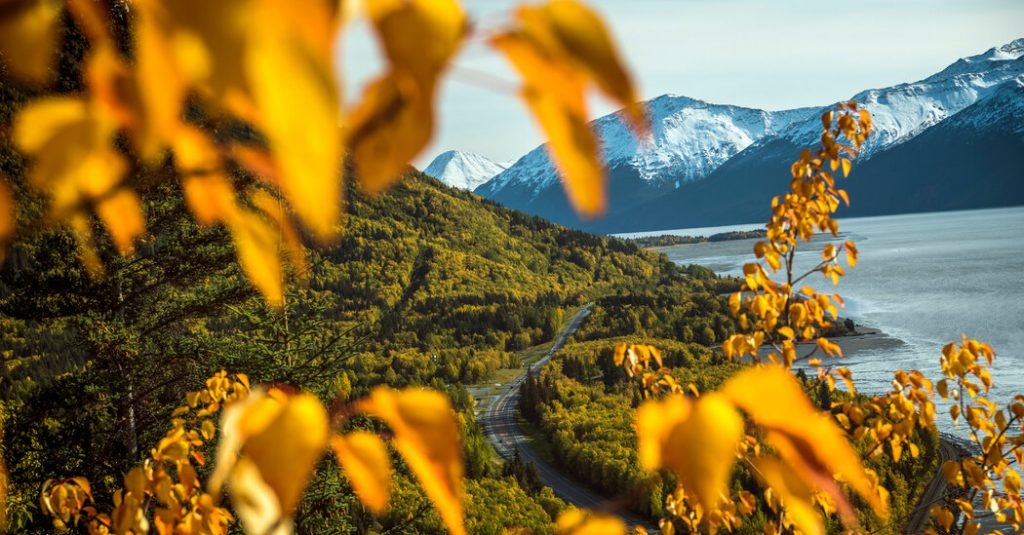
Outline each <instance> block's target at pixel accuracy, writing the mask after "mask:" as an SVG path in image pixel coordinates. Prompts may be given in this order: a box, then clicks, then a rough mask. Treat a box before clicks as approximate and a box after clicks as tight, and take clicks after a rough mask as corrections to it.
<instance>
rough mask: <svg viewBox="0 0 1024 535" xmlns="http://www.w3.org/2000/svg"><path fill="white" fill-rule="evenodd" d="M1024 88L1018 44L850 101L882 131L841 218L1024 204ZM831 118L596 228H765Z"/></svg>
mask: <svg viewBox="0 0 1024 535" xmlns="http://www.w3.org/2000/svg"><path fill="white" fill-rule="evenodd" d="M1022 79H1024V39H1017V40H1015V41H1013V42H1012V43H1009V44H1006V45H1003V46H1001V47H998V48H993V49H991V50H989V51H987V52H985V53H983V54H979V55H976V56H971V57H967V58H963V59H961V60H958V61H956V62H955V63H953V64H952V65H950V66H949V67H947V68H946V69H943V70H942V71H940V72H939V73H936V74H934V75H932V76H929V77H927V78H925V79H923V80H920V81H918V82H913V83H907V84H900V85H896V86H892V87H888V88H883V89H872V90H868V91H863V92H861V93H858V94H857V95H855V96H854V97H853V98H852V99H851V100H854V101H857V102H859V103H861V104H862V105H864V106H865V107H867V109H868V110H869V111H871V115H872V118H873V121H874V123H875V128H876V130H875V131H874V132H873V133H872V136H871V137H870V138H869V139H868V143H867V145H866V147H865V150H864V151H863V152H862V153H861V155H860V157H859V158H858V159H857V161H856V162H855V165H854V174H853V176H852V177H851V179H850V180H849V181H848V182H845V183H844V188H845V189H847V190H848V191H849V193H850V196H851V197H852V198H853V199H854V202H853V205H852V206H851V208H849V209H847V208H843V209H841V212H840V213H841V215H847V216H852V215H869V214H877V215H880V214H892V213H903V212H913V211H921V210H927V209H953V208H957V209H967V208H982V207H988V206H1005V205H1007V204H1008V203H1009V204H1013V203H1018V202H1024V198H1021V197H1022V195H1020V194H1019V193H1020V192H1021V191H1024V188H1021V187H1020V186H1019V184H1020V183H1022V182H1024V167H1022V166H1020V165H1013V166H1007V165H1006V162H1007V161H1009V160H1008V158H1007V155H1008V154H1014V153H1015V151H1019V150H1020V149H1019V148H1017V147H1022V148H1024V136H1022V131H1024V126H1022V118H1021V117H1022V114H1021V113H1020V110H1021V107H1022V106H1024V102H1022V99H1024V97H1022V94H1024V92H1022V91H1021V89H1020V84H1021V80H1022ZM827 109H834V106H826V107H823V108H821V109H819V110H817V111H816V112H814V113H812V114H811V116H810V117H809V118H807V119H806V120H803V121H796V122H794V123H793V124H792V125H790V126H789V127H787V128H786V129H784V130H783V131H782V132H781V133H780V134H779V135H775V136H766V137H764V138H762V139H760V140H758V141H756V142H755V143H753V144H752V145H751V146H749V147H747V148H746V149H745V150H743V151H741V152H740V153H738V154H737V155H735V156H734V157H733V158H731V159H729V161H727V162H726V163H724V164H723V165H721V166H719V167H718V168H717V169H716V170H715V171H713V172H712V173H711V174H710V175H708V177H707V178H706V179H704V180H701V181H699V182H695V183H691V184H685V185H684V186H683V187H681V188H679V189H677V190H674V191H671V192H669V193H667V194H665V195H663V196H661V197H659V198H657V199H651V200H649V201H646V202H644V203H641V204H639V205H637V206H634V207H632V208H631V209H630V210H628V211H619V212H618V213H610V214H609V215H608V216H607V217H606V218H605V219H604V220H602V221H599V222H595V223H593V224H591V225H588V226H587V228H588V229H590V230H596V231H602V232H629V231H639V230H658V229H669V228H684V227H691V226H710V225H727V224H735V223H748V222H757V221H763V220H764V219H765V217H767V214H768V205H767V203H766V202H765V199H769V198H771V196H772V195H775V194H778V193H779V192H781V191H782V190H784V189H785V187H786V183H787V181H788V179H789V166H790V163H792V161H793V159H794V158H795V157H796V155H797V154H799V151H800V149H802V148H804V147H813V146H816V145H817V143H818V139H819V136H820V132H821V123H820V121H819V120H818V116H819V114H820V112H821V111H824V110H827ZM991 147H1000V148H1001V149H1002V150H1003V151H1004V152H1002V153H1001V155H999V154H997V153H993V152H991V151H990V150H989V149H990V148H991ZM1011 149H1013V150H1011ZM1005 151H1009V152H1005ZM979 155H985V158H980V156H979ZM934 162H942V165H941V166H938V167H937V166H936V165H935V164H934ZM968 163H970V165H967V164H968ZM994 170H998V171H999V172H998V173H995V172H992V171H994ZM965 187H966V188H968V189H964V188H965ZM1014 188H1016V189H1014ZM940 192H941V195H940ZM940 197H941V198H942V199H944V200H941V201H940ZM926 199H927V200H926Z"/></svg>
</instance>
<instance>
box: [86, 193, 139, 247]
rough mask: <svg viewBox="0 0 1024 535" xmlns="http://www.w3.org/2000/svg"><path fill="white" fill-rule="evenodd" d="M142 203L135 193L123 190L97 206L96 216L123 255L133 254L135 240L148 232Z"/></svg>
mask: <svg viewBox="0 0 1024 535" xmlns="http://www.w3.org/2000/svg"><path fill="white" fill-rule="evenodd" d="M140 203H141V201H140V200H139V196H138V195H136V194H135V192H134V191H131V190H128V189H124V188H121V189H119V190H117V191H116V192H115V193H114V194H113V195H111V196H109V197H107V198H106V199H103V200H102V201H100V203H99V204H98V205H97V206H96V214H97V215H99V217H100V219H101V220H103V224H104V225H106V227H107V231H108V232H110V237H111V238H113V240H114V246H115V247H116V248H117V252H119V253H121V254H122V255H130V254H133V253H134V252H135V238H137V237H139V236H141V235H142V233H143V232H145V231H146V216H145V215H144V214H143V213H142V206H141V204H140Z"/></svg>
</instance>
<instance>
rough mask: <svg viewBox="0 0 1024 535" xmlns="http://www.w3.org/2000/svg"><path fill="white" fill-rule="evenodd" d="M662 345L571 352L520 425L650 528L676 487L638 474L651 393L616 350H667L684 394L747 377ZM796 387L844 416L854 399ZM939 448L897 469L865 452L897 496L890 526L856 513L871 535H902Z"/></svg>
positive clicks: (585, 345)
mask: <svg viewBox="0 0 1024 535" xmlns="http://www.w3.org/2000/svg"><path fill="white" fill-rule="evenodd" d="M658 336H660V335H659V334H658V333H657V332H656V331H655V332H650V331H648V332H641V336H624V337H617V338H606V339H600V340H595V341H588V342H581V343H576V344H570V345H568V346H566V347H565V348H564V349H563V350H562V351H561V352H560V353H559V355H558V356H557V357H556V358H555V359H554V360H553V361H552V363H551V364H550V365H549V366H548V367H546V368H545V369H544V370H543V371H541V372H540V374H539V375H537V376H533V375H531V376H530V377H528V379H527V381H526V383H525V384H524V386H523V395H522V397H521V398H520V403H521V410H522V414H523V416H524V417H526V418H527V419H528V420H530V421H531V422H532V423H533V424H534V426H535V428H536V429H537V430H538V432H539V434H540V435H542V436H543V437H550V438H548V441H549V443H550V449H551V455H552V456H553V457H554V459H555V461H556V462H557V463H559V465H561V466H564V467H565V468H566V469H567V471H568V472H569V473H572V474H576V475H577V477H578V478H579V479H580V480H582V481H584V482H586V483H587V484H589V485H590V486H592V487H593V488H595V489H598V490H599V491H600V492H602V493H604V494H605V495H606V496H609V497H612V498H615V499H617V500H620V501H621V503H623V504H625V505H626V506H627V507H629V508H630V509H632V510H634V511H636V512H638V513H640V514H644V515H648V516H650V517H651V518H659V517H663V516H665V515H666V514H667V513H666V511H665V510H664V503H665V496H666V493H668V492H671V489H673V488H675V485H676V479H675V476H674V475H673V474H670V473H668V472H667V471H665V472H662V473H661V474H650V473H648V472H645V471H644V470H642V469H641V467H640V464H639V461H638V448H637V437H636V430H635V417H636V407H637V406H639V405H640V404H641V403H642V402H643V401H644V392H643V388H642V387H641V385H640V384H639V381H637V380H636V379H635V378H631V377H629V376H628V375H627V373H626V372H625V370H624V369H623V368H621V367H617V366H615V363H614V358H613V355H614V351H615V346H616V345H617V344H619V343H639V342H644V343H650V344H652V345H654V346H656V347H658V348H660V349H661V350H662V361H663V363H664V365H665V366H666V367H668V368H670V369H671V374H672V376H673V377H675V378H676V379H677V380H678V381H679V382H680V383H681V384H684V385H687V384H692V385H693V386H694V387H695V388H696V390H698V391H699V392H705V393H706V392H713V391H715V390H717V389H719V388H720V387H721V385H722V383H724V382H725V381H726V380H727V379H728V378H729V377H730V376H732V375H733V374H735V373H738V372H739V371H740V370H742V369H744V366H743V365H742V364H740V363H737V362H735V361H732V360H730V359H726V358H724V356H723V355H722V354H721V353H719V352H716V351H714V350H712V349H709V348H707V347H704V346H702V345H700V344H694V343H688V344H687V343H680V342H677V341H675V340H672V339H662V338H658ZM798 377H801V379H802V381H803V387H804V389H805V390H806V391H807V394H808V395H809V397H811V399H814V400H815V401H816V403H817V404H818V405H819V406H820V407H821V408H822V409H831V410H837V409H836V408H835V407H831V406H830V404H831V402H833V401H843V400H846V399H849V395H848V394H846V393H842V392H839V391H836V392H834V393H830V392H828V390H827V389H823V388H820V387H819V386H820V385H818V383H817V381H815V380H813V379H812V380H808V379H807V377H806V376H804V375H803V374H802V373H800V374H798ZM833 396H835V397H833ZM937 439H938V437H937V435H936V434H934V433H929V432H922V433H919V434H917V435H916V436H915V437H914V443H915V444H917V445H918V446H917V447H920V450H921V451H922V452H923V454H922V455H921V456H920V457H917V458H914V459H910V458H904V459H903V461H902V462H899V463H894V462H892V459H890V458H888V457H881V456H878V455H875V454H874V453H876V452H873V451H869V450H868V449H866V448H861V450H860V451H859V452H858V453H859V454H860V455H861V456H862V457H863V459H864V462H865V464H866V465H867V466H869V467H870V468H871V469H873V470H875V471H876V472H877V473H878V475H879V478H880V480H881V481H883V482H884V483H885V485H886V488H888V489H891V492H892V494H891V495H890V506H891V508H892V509H891V515H892V516H891V519H896V521H895V522H886V521H885V520H883V519H879V518H877V517H875V516H873V515H872V514H871V513H870V511H867V510H863V511H859V512H858V515H859V516H860V521H861V523H862V524H863V525H864V526H865V527H867V528H868V529H869V530H870V531H871V532H872V533H898V532H899V528H900V527H901V526H902V524H903V522H905V521H906V519H907V518H909V516H910V514H911V512H912V511H913V508H914V507H915V506H916V505H917V500H918V498H919V497H920V496H921V495H922V493H923V492H924V488H925V485H927V484H928V481H929V479H930V478H931V474H932V473H933V472H934V470H936V468H937V461H936V454H935V447H936V442H937ZM730 484H731V485H732V489H731V490H733V491H738V490H747V491H750V492H754V491H755V490H756V488H757V484H756V474H754V473H752V472H751V470H750V467H749V466H746V465H740V466H739V467H738V469H737V473H736V476H735V477H733V479H732V481H731V483H730ZM755 494H756V493H755ZM759 499H760V498H759ZM891 519H890V520H891ZM764 521H765V519H764V518H763V517H757V516H755V517H752V518H751V521H750V522H749V523H747V524H744V525H742V526H739V527H737V528H736V529H735V530H734V532H735V533H750V534H754V533H764V529H765V527H764ZM841 529H842V528H841V526H840V525H839V524H838V522H836V523H834V524H833V525H831V526H828V532H830V533H838V532H841Z"/></svg>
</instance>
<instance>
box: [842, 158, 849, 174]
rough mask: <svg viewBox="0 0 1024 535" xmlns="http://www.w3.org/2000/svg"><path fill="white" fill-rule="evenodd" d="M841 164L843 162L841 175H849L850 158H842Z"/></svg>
mask: <svg viewBox="0 0 1024 535" xmlns="http://www.w3.org/2000/svg"><path fill="white" fill-rule="evenodd" d="M842 164H843V176H844V177H846V176H850V160H849V159H847V158H843V160H842Z"/></svg>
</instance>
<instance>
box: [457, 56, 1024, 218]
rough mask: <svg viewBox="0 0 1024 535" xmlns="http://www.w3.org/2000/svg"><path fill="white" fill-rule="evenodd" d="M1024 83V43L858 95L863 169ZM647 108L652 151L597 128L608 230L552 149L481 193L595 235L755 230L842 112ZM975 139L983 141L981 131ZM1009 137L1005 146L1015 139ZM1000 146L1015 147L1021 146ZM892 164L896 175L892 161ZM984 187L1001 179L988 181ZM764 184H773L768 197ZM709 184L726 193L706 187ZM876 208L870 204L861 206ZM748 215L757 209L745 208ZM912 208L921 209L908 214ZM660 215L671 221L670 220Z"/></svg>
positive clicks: (704, 105)
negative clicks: (869, 126)
mask: <svg viewBox="0 0 1024 535" xmlns="http://www.w3.org/2000/svg"><path fill="white" fill-rule="evenodd" d="M1022 76H1024V38H1021V39H1017V40H1014V41H1012V42H1010V43H1007V44H1004V45H1001V46H998V47H993V48H991V49H989V50H987V51H985V52H983V53H981V54H977V55H973V56H968V57H964V58H960V59H958V60H957V61H955V62H953V63H951V64H950V65H948V66H947V67H946V68H944V69H943V70H941V71H939V72H937V73H934V74H932V75H930V76H927V77H925V78H922V79H920V80H918V81H914V82H907V83H902V84H896V85H893V86H889V87H883V88H874V89H866V90H863V91H860V92H858V93H857V94H855V95H854V96H852V97H851V98H850V99H848V100H853V101H855V102H859V103H860V104H861V105H863V106H864V107H865V108H866V109H868V110H869V111H870V112H871V113H872V117H873V119H874V123H875V131H874V132H873V135H872V136H871V137H870V138H869V139H868V142H867V143H866V144H865V147H864V148H863V150H862V152H861V154H860V156H859V158H858V160H857V162H856V164H855V165H856V166H858V167H859V166H861V165H865V164H866V162H869V161H871V159H872V158H874V157H875V156H877V155H879V154H882V153H885V152H887V151H890V150H894V149H895V148H896V147H898V146H900V145H902V144H905V143H907V142H910V141H912V140H913V139H915V138H916V137H918V136H920V135H922V134H923V133H924V132H927V131H928V130H929V129H931V128H934V127H936V126H937V125H940V124H942V123H943V122H944V121H947V120H950V119H951V118H953V117H955V116H956V115H957V114H958V113H959V112H961V111H962V110H965V109H967V108H969V107H970V106H972V105H973V104H975V103H977V102H980V101H984V100H986V99H987V98H988V97H989V96H990V95H992V94H993V93H994V92H996V91H997V90H998V89H999V88H1000V87H1001V86H1002V85H1003V84H1005V83H1007V82H1010V81H1013V80H1017V79H1019V78H1020V77H1022ZM645 105H646V106H647V108H648V110H649V112H650V114H651V117H652V123H653V124H652V129H653V130H654V140H653V142H652V143H651V144H650V145H648V146H645V145H643V143H641V142H639V141H637V140H635V139H634V138H633V137H632V135H631V134H630V133H629V132H628V130H627V129H626V127H625V125H624V124H623V123H622V121H621V120H619V118H618V116H617V115H616V114H610V115H606V116H604V117H601V118H598V119H596V120H594V121H592V122H591V125H592V127H593V128H594V130H595V131H596V132H598V134H599V135H600V136H601V139H602V156H603V157H604V161H605V164H606V167H607V170H608V177H609V180H608V189H609V197H610V204H609V210H608V214H607V216H606V217H605V218H604V219H601V220H597V221H584V220H580V219H579V218H578V217H577V216H576V215H575V213H574V212H573V211H572V209H571V207H570V206H569V204H568V202H567V200H566V198H565V194H564V192H563V190H562V188H561V185H560V184H559V182H558V180H557V175H556V173H555V172H554V169H553V168H552V166H551V162H550V160H549V159H548V156H547V152H546V147H545V145H541V146H539V147H537V148H535V149H533V150H532V151H530V152H528V153H527V154H526V155H524V156H523V157H522V158H520V159H519V160H518V161H517V162H516V163H515V164H513V165H512V166H510V167H509V168H508V169H506V170H505V171H502V172H500V173H499V174H497V175H496V176H494V177H493V178H492V179H491V180H489V181H487V182H486V183H484V184H483V185H481V186H480V187H478V188H476V190H475V192H476V193H478V194H480V195H483V196H484V197H487V198H489V199H491V200H494V201H496V202H499V203H501V204H504V205H506V206H509V207H511V208H515V209H518V210H523V211H526V212H528V213H532V214H535V215H540V216H542V217H545V218H548V219H551V220H552V221H555V222H557V223H561V224H564V225H568V226H572V227H576V228H582V229H586V230H590V231H596V232H610V233H616V232H632V231H639V230H659V229H668V228H681V227H682V226H707V225H715V224H733V223H742V222H746V221H757V220H761V219H763V217H764V210H762V209H757V210H754V209H752V208H749V207H748V206H752V201H753V200H754V196H755V193H756V195H760V196H764V199H768V198H770V197H771V195H773V194H776V193H778V191H780V188H781V189H784V185H785V181H786V180H788V176H789V175H788V168H789V164H790V163H791V162H792V160H793V158H795V156H796V155H797V154H798V153H799V151H800V150H801V149H803V148H807V147H813V146H816V145H817V144H818V140H819V137H820V134H821V123H820V120H819V116H820V113H821V112H823V111H827V110H830V109H834V104H833V105H829V106H819V107H808V108H796V109H793V110H781V111H776V112H769V111H765V110H758V109H756V108H746V107H742V106H730V105H725V104H711V103H708V102H705V101H702V100H698V99H694V98H690V97H685V96H679V95H671V94H668V95H662V96H660V97H657V98H655V99H652V100H650V101H647V102H646V103H645ZM987 113H989V114H990V115H991V114H995V115H996V118H995V119H993V118H991V117H990V118H989V120H988V122H987V123H986V124H987V125H988V127H992V125H993V124H994V123H996V122H998V115H999V111H998V110H997V109H991V108H990V109H988V110H987ZM977 120H980V119H977ZM970 131H971V132H975V135H978V136H982V137H984V136H985V134H984V133H982V132H980V131H978V130H970ZM999 132H1000V135H1001V136H1003V137H1006V136H1011V137H1012V136H1013V135H1014V134H1012V133H1009V132H1005V131H1002V130H1000V131H999ZM935 139H938V138H935ZM991 141H992V142H994V143H997V144H1006V143H1009V145H1012V142H1011V141H1012V140H1006V143H1003V142H1002V141H997V140H994V139H993V140H991ZM917 150H921V149H917ZM955 152H956V151H955ZM957 153H959V152H957ZM904 154H910V153H909V152H907V153H904ZM963 156H964V157H965V158H966V157H968V156H967V155H963ZM886 161H888V162H889V164H890V165H896V163H895V161H894V160H892V159H886ZM982 163H984V162H982ZM896 166H897V167H900V168H903V167H905V166H900V165H896ZM876 167H877V166H875V167H873V168H876ZM954 167H956V166H954ZM984 176H986V177H991V175H990V174H987V173H985V174H984ZM762 177H763V178H764V179H765V180H768V179H770V181H769V182H768V183H765V184H764V185H763V186H762V185H761V182H762ZM911 179H912V180H920V179H918V178H913V177H912V178H911ZM1022 180H1024V177H1022ZM709 181H719V182H720V183H719V184H718V185H715V186H711V185H708V184H703V183H704V182H709ZM773 181H777V182H773ZM780 184H781V186H780ZM727 186H728V187H727ZM920 186H921V187H925V186H926V185H924V184H920ZM736 194H739V195H741V196H742V195H745V196H747V197H749V198H750V199H749V201H751V202H748V201H743V202H739V203H738V204H737V202H736V200H735V199H731V198H727V197H731V196H734V195H736ZM765 195H767V196H765ZM685 197H693V198H692V199H689V200H688V199H686V198H685ZM972 198H974V199H976V200H977V201H978V202H980V203H981V204H980V205H978V206H977V207H986V206H989V205H990V204H991V203H992V202H997V201H998V200H997V199H990V200H989V201H985V202H981V199H980V198H979V197H977V196H972ZM762 200H763V199H762ZM870 202H872V201H871V200H870V199H868V200H862V201H861V204H862V205H864V204H870ZM885 204H886V206H888V207H889V208H888V209H889V210H896V212H892V213H898V212H899V209H898V207H896V206H894V205H892V203H885ZM740 205H742V206H744V207H748V208H742V209H740ZM969 207H971V206H966V207H965V208H969ZM906 209H907V210H917V208H916V207H910V206H908V207H907V208H906ZM659 210H660V211H668V212H669V213H668V214H660V213H658V211H659ZM655 221H658V222H660V223H657V224H656V223H654V222H655Z"/></svg>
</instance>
